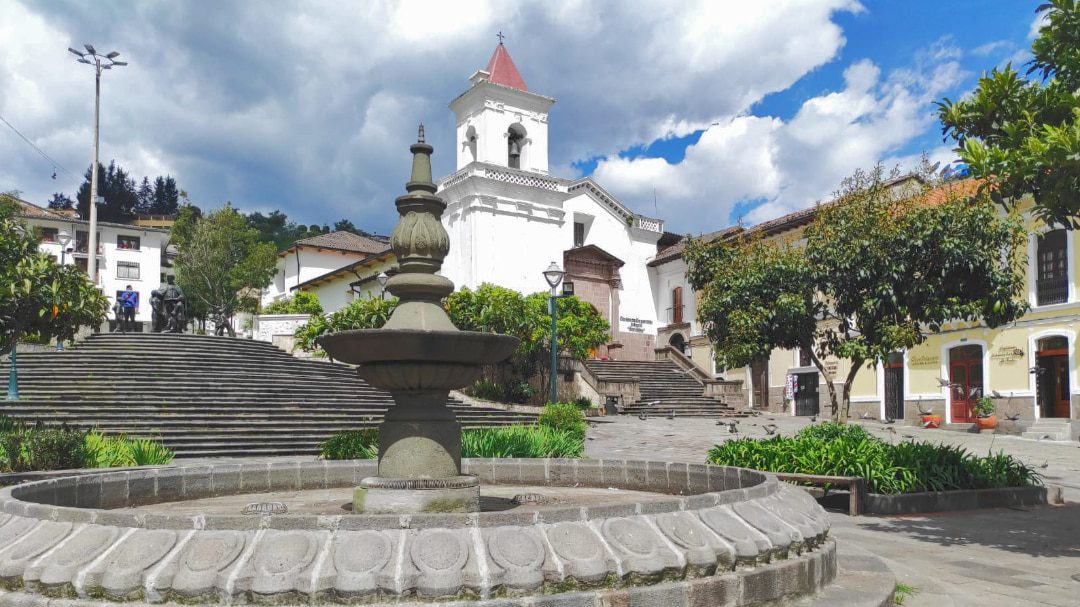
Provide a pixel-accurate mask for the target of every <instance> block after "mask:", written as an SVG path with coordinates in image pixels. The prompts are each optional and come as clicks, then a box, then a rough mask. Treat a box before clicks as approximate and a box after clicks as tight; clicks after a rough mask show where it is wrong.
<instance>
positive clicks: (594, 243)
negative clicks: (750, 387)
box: [271, 43, 700, 360]
mask: <svg viewBox="0 0 1080 607" xmlns="http://www.w3.org/2000/svg"><path fill="white" fill-rule="evenodd" d="M469 82H470V86H469V88H468V89H467V90H466V91H465V92H464V93H462V94H461V95H459V96H458V97H457V98H456V99H454V100H453V101H451V102H450V109H451V110H453V112H454V115H455V117H456V123H457V127H456V137H455V141H456V144H455V148H456V149H455V153H456V157H457V165H456V166H457V169H456V170H455V171H454V172H453V173H452V174H450V175H448V176H446V177H444V178H442V179H440V180H439V182H438V187H439V190H438V194H439V196H440V197H442V199H443V200H444V201H445V202H446V204H447V208H446V212H445V213H444V214H443V218H442V221H443V225H444V227H445V228H446V231H447V233H448V234H449V236H450V254H449V256H448V257H447V258H446V261H445V263H444V265H443V269H442V273H443V275H445V276H446V277H448V278H450V279H451V280H452V281H453V282H454V284H455V285H456V287H457V288H461V287H469V288H476V287H478V286H479V285H481V284H483V283H492V284H496V285H499V286H503V287H508V288H512V289H515V290H517V291H520V292H522V293H535V292H537V291H545V290H547V289H548V285H547V283H546V282H545V281H544V277H543V274H542V273H543V271H544V270H545V269H546V268H547V267H548V265H549V264H550V263H551V262H553V261H554V262H556V263H557V264H558V265H559V266H561V267H562V268H563V269H564V270H565V271H566V276H565V278H564V280H565V281H569V282H572V283H573V285H574V293H575V294H576V295H577V296H578V297H580V298H581V299H583V300H585V301H588V302H589V303H591V304H592V305H593V306H595V307H596V309H597V310H598V311H599V312H600V314H601V315H602V316H603V317H604V318H605V319H607V320H608V321H609V323H610V324H611V328H612V335H611V339H610V341H609V342H608V343H607V344H606V345H605V346H603V347H602V348H601V349H600V351H599V352H597V356H598V357H602V358H612V359H618V360H653V359H654V356H655V355H654V352H653V350H654V348H655V347H656V346H657V345H658V340H657V335H658V331H659V333H660V335H661V343H659V345H668V344H669V343H674V344H675V345H676V346H677V347H679V348H680V349H684V348H685V345H684V344H685V343H686V342H689V341H690V339H691V331H690V329H691V327H690V324H691V322H692V319H691V318H690V317H692V316H693V313H692V310H693V306H692V302H689V301H687V302H683V301H682V293H683V292H686V293H687V294H688V296H691V297H692V292H691V290H690V289H689V288H688V287H686V286H685V267H683V269H682V271H679V269H677V268H669V267H665V266H667V265H669V264H667V263H661V264H658V263H656V262H663V261H664V260H663V259H662V257H663V256H662V255H660V256H658V252H662V250H664V251H666V250H667V249H669V248H673V246H674V245H677V243H678V242H679V241H680V240H681V237H680V236H676V235H674V234H667V233H665V232H664V222H663V221H661V220H659V219H655V218H651V217H646V216H643V215H640V214H637V213H635V212H633V211H632V210H630V209H629V208H628V207H627V206H626V205H624V204H622V203H621V202H619V201H618V200H617V199H616V198H615V197H614V196H612V195H611V194H609V193H608V192H606V191H605V190H604V188H603V187H601V186H600V184H598V183H596V182H595V181H594V180H593V179H592V178H590V177H584V178H580V179H567V178H563V177H558V176H555V175H551V174H550V173H549V172H548V112H549V111H550V109H551V106H552V105H553V104H554V103H555V100H554V99H553V98H551V97H547V96H544V95H541V94H539V93H536V92H533V91H530V90H529V88H528V87H527V86H526V85H525V80H524V79H523V78H522V77H521V74H520V73H519V72H518V70H517V68H516V67H515V66H514V62H513V61H512V60H511V59H510V54H509V52H507V50H506V47H505V46H504V45H503V44H502V43H500V44H499V45H498V46H497V47H496V48H495V52H494V54H493V55H492V56H491V60H490V61H489V62H488V65H487V67H486V68H485V69H483V70H478V71H477V72H476V73H474V74H473V75H472V76H471V77H470V78H469ZM368 255H370V256H377V257H380V259H384V256H383V255H381V254H379V253H368ZM391 261H392V260H391ZM675 261H676V263H678V264H681V259H678V260H675ZM340 263H341V268H327V269H325V270H324V273H322V274H321V275H320V276H317V277H313V278H311V279H309V280H307V281H303V282H298V281H293V283H292V285H291V286H289V287H287V288H286V289H284V291H288V292H282V293H280V294H277V293H275V294H274V295H275V296H276V297H280V296H285V295H288V294H289V293H291V292H295V291H296V290H311V291H315V292H317V293H318V294H319V297H320V300H323V299H325V298H324V294H325V293H327V292H328V290H330V291H333V290H334V289H338V290H341V291H342V293H343V294H345V293H346V292H347V291H348V292H349V293H352V292H354V291H355V289H356V288H357V285H358V284H364V285H372V284H375V283H374V279H375V278H376V274H377V273H378V272H379V271H380V270H385V267H386V266H383V265H370V264H369V265H367V266H365V265H364V264H365V263H366V262H365V261H363V260H360V261H357V260H354V259H349V258H346V257H342V258H341V262H340ZM365 272H366V273H370V274H371V276H366V275H364V274H365ZM276 297H271V299H273V298H276ZM333 299H334V300H340V301H346V300H347V299H348V298H345V297H344V296H343V298H333ZM684 303H686V304H689V305H688V306H686V307H685V309H686V310H688V312H687V313H685V314H684V313H683V310H684V305H683V304H684ZM324 307H325V308H327V311H328V312H330V311H332V308H333V307H334V306H329V307H328V306H326V304H325V303H324ZM683 316H686V319H685V322H684V318H683ZM672 328H678V329H680V331H678V332H677V333H678V336H676V335H675V334H674V333H672V332H671V329H672ZM683 329H684V330H683ZM697 333H700V331H697V332H694V333H693V335H697ZM683 334H685V335H683ZM672 340H674V341H672Z"/></svg>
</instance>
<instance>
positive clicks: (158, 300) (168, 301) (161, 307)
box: [150, 276, 188, 333]
mask: <svg viewBox="0 0 1080 607" xmlns="http://www.w3.org/2000/svg"><path fill="white" fill-rule="evenodd" d="M150 307H151V308H153V327H154V329H153V330H154V333H183V332H184V326H185V325H187V321H188V318H187V298H186V297H185V296H184V291H183V290H182V289H181V288H180V287H179V286H177V285H176V282H175V279H174V278H173V277H172V276H169V277H167V278H166V284H163V285H161V287H159V288H157V289H154V290H153V291H151V292H150Z"/></svg>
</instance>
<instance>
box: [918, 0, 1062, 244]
mask: <svg viewBox="0 0 1080 607" xmlns="http://www.w3.org/2000/svg"><path fill="white" fill-rule="evenodd" d="M1037 10H1038V12H1040V13H1043V15H1044V17H1045V19H1046V24H1045V25H1044V26H1043V27H1042V28H1041V29H1040V30H1039V35H1038V37H1037V38H1036V39H1035V41H1034V43H1033V44H1032V47H1031V50H1032V54H1033V55H1034V58H1033V59H1032V60H1031V61H1030V62H1029V63H1028V64H1027V65H1028V69H1027V71H1026V73H1025V74H1024V75H1021V74H1020V73H1019V72H1017V71H1016V70H1014V69H1013V67H1012V65H1011V64H1009V65H1006V66H1005V68H1004V69H1001V70H999V69H997V68H994V69H993V70H991V72H990V73H989V74H984V75H983V76H982V78H980V79H979V83H978V86H977V87H976V88H975V90H974V92H972V93H971V94H970V95H967V96H965V97H964V98H962V99H959V100H957V101H952V100H950V99H948V98H946V99H943V100H942V101H941V102H939V103H938V117H939V118H940V119H941V123H942V132H943V134H944V135H945V138H946V140H948V139H952V140H954V141H956V143H957V145H958V147H957V148H956V151H957V153H958V154H959V155H960V157H961V158H963V159H964V161H965V162H967V163H968V165H969V167H970V169H971V172H972V174H973V175H974V176H976V177H980V178H983V179H985V180H986V183H985V187H986V189H987V190H988V191H989V192H990V194H991V196H993V198H994V200H996V201H997V202H999V203H1001V204H1005V205H1006V206H1010V205H1012V204H1014V203H1016V202H1018V201H1019V200H1020V199H1021V198H1022V197H1024V196H1025V195H1031V196H1032V197H1033V198H1034V200H1035V203H1036V213H1037V214H1038V215H1039V216H1040V217H1041V218H1042V219H1043V220H1044V221H1045V222H1046V223H1048V224H1051V225H1052V224H1061V225H1065V226H1069V227H1072V228H1076V227H1080V217H1078V216H1080V196H1078V195H1077V192H1080V93H1078V91H1080V52H1078V50H1077V49H1080V2H1077V0H1052V1H1050V2H1048V3H1045V4H1042V5H1040V6H1039V8H1038V9H1037Z"/></svg>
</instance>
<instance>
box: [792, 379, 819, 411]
mask: <svg viewBox="0 0 1080 607" xmlns="http://www.w3.org/2000/svg"><path fill="white" fill-rule="evenodd" d="M795 377H796V378H797V379H798V382H799V385H798V387H797V388H796V390H795V415H817V414H818V410H819V408H820V403H821V401H820V400H819V399H818V374H817V373H799V374H798V375H796V376H795Z"/></svg>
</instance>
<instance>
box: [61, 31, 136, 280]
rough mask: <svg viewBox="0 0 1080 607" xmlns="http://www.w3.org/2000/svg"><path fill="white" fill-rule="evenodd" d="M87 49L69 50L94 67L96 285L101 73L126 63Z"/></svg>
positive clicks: (91, 263)
mask: <svg viewBox="0 0 1080 607" xmlns="http://www.w3.org/2000/svg"><path fill="white" fill-rule="evenodd" d="M83 46H84V47H85V48H86V52H85V53H84V52H82V51H77V50H75V49H73V48H70V47H69V48H68V50H69V51H71V53H73V54H74V55H76V56H77V57H78V60H77V61H78V62H79V63H85V64H87V65H92V66H94V158H93V161H92V163H91V164H90V217H89V218H88V219H89V220H90V234H88V238H87V240H88V242H87V250H86V273H87V274H88V275H89V276H90V281H91V282H93V283H94V284H98V279H97V249H98V235H97V231H98V230H97V224H98V221H97V216H98V208H97V205H98V204H99V203H100V202H104V201H103V200H99V197H98V145H99V133H100V123H101V71H102V70H111V69H112V68H113V66H125V65H127V62H126V61H117V60H116V58H117V57H119V56H120V53H118V52H116V51H112V52H111V53H107V54H105V55H99V54H98V52H97V51H96V50H94V46H93V45H91V44H85V45H83Z"/></svg>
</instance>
